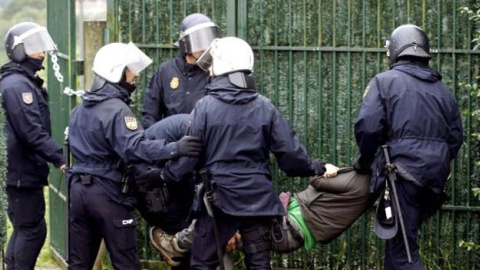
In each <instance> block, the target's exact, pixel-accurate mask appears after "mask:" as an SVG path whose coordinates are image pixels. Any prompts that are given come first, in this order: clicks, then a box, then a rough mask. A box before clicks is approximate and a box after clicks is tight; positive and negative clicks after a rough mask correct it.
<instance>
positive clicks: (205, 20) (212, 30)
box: [142, 13, 220, 128]
mask: <svg viewBox="0 0 480 270" xmlns="http://www.w3.org/2000/svg"><path fill="white" fill-rule="evenodd" d="M178 31H179V40H178V41H177V42H176V43H175V44H174V45H175V46H177V47H179V49H180V55H178V56H177V57H175V58H174V59H171V60H169V61H167V62H164V63H162V64H161V65H160V67H159V68H158V70H157V71H156V73H155V75H154V76H153V77H152V78H151V80H150V82H149V84H148V87H147V88H146V89H145V96H144V102H143V109H142V116H143V120H142V123H143V125H144V127H145V128H148V127H150V126H151V125H152V124H154V123H155V122H157V121H159V120H161V119H163V118H165V117H167V116H169V115H174V114H179V113H190V112H191V111H192V109H193V107H194V106H195V103H196V102H197V101H198V100H199V99H201V98H202V97H203V96H204V95H205V85H206V84H207V82H208V77H209V76H208V73H207V72H206V71H204V70H202V69H200V68H199V67H198V66H197V64H196V62H197V59H198V57H199V56H200V55H202V53H203V52H204V51H205V49H206V48H207V47H208V46H209V45H210V43H211V42H212V40H213V39H215V38H217V37H219V36H220V30H219V28H218V26H217V25H216V24H215V23H214V22H212V20H211V19H210V18H209V17H207V16H205V15H203V14H200V13H194V14H190V15H188V16H187V17H185V18H184V19H183V20H182V22H181V23H180V25H179V28H178Z"/></svg>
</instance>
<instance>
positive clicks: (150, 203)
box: [132, 168, 170, 213]
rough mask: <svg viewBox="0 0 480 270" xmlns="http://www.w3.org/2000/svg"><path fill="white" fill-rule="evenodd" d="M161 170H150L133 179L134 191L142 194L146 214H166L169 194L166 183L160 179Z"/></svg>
mask: <svg viewBox="0 0 480 270" xmlns="http://www.w3.org/2000/svg"><path fill="white" fill-rule="evenodd" d="M161 172H162V170H161V169H158V168H151V169H149V170H148V171H147V172H145V173H142V174H140V175H137V176H135V177H134V180H135V181H132V182H135V191H136V192H138V193H141V194H143V195H144V196H143V202H140V203H144V204H145V205H146V208H147V211H148V212H153V213H166V212H167V211H168V201H169V199H170V192H169V190H168V185H167V183H166V182H165V181H164V180H163V179H162V178H161Z"/></svg>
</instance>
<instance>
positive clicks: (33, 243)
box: [0, 22, 65, 269]
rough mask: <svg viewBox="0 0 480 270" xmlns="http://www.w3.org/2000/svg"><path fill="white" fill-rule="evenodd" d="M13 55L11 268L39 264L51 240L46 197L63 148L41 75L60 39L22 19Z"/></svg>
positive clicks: (8, 43)
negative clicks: (53, 133)
mask: <svg viewBox="0 0 480 270" xmlns="http://www.w3.org/2000/svg"><path fill="white" fill-rule="evenodd" d="M5 48H6V53H7V56H8V58H9V59H10V61H9V62H8V63H6V64H5V65H3V66H2V68H1V88H0V89H1V95H2V106H3V109H4V110H5V114H6V118H5V127H4V130H5V133H6V137H7V159H8V167H7V181H6V185H7V196H8V217H9V218H10V221H11V222H12V225H13V232H12V235H11V236H10V240H9V242H8V247H7V252H6V258H5V261H6V263H7V266H8V269H33V268H34V266H35V262H36V260H37V256H38V254H39V252H40V250H41V248H42V246H43V244H44V242H45V237H46V231H47V229H46V225H45V218H44V216H45V200H44V195H43V187H44V186H46V185H48V179H47V178H48V173H49V168H48V165H47V162H51V163H52V164H53V165H55V166H56V167H58V168H61V169H62V171H64V170H65V161H64V158H63V154H62V148H61V147H60V145H59V144H58V143H57V142H55V141H54V140H53V138H52V137H51V128H50V111H49V107H48V94H47V91H46V89H45V88H43V87H42V86H43V80H42V79H41V78H40V77H38V76H37V75H36V73H37V71H39V70H41V69H43V66H42V63H43V60H44V58H45V52H47V51H53V50H55V49H56V45H55V44H54V42H53V40H52V39H51V37H50V35H49V33H48V31H47V29H46V28H45V27H42V26H40V25H38V24H35V23H31V22H23V23H19V24H17V25H15V26H13V27H12V28H10V30H9V31H8V33H7V35H6V38H5Z"/></svg>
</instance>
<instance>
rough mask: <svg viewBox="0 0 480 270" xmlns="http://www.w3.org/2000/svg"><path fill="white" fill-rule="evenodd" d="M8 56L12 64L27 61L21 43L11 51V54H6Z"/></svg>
mask: <svg viewBox="0 0 480 270" xmlns="http://www.w3.org/2000/svg"><path fill="white" fill-rule="evenodd" d="M8 56H10V59H12V60H13V61H14V62H18V63H21V62H23V61H24V60H25V59H27V54H26V53H25V46H24V45H23V43H20V44H18V45H17V46H15V48H13V50H11V53H9V54H8Z"/></svg>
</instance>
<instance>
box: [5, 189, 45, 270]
mask: <svg viewBox="0 0 480 270" xmlns="http://www.w3.org/2000/svg"><path fill="white" fill-rule="evenodd" d="M7 197H8V210H7V211H8V218H9V219H10V222H11V223H12V225H13V232H12V235H11V236H10V240H9V241H8V246H7V252H6V255H5V262H6V263H7V269H8V270H14V269H21V270H25V269H32V270H33V268H34V267H35V263H36V262H37V257H38V254H39V253H40V250H41V249H42V246H43V244H44V243H45V238H46V236H47V228H46V225H45V198H44V195H43V187H40V188H16V187H10V186H9V187H7Z"/></svg>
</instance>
